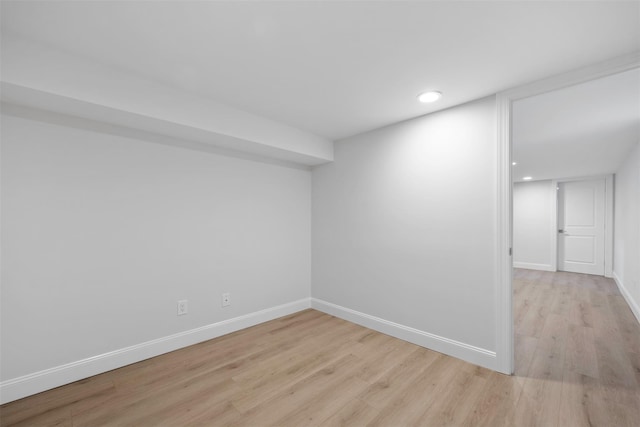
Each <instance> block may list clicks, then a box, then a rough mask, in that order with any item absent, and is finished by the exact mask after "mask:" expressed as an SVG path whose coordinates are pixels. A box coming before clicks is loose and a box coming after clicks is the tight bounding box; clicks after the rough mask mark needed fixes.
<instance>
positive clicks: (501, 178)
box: [495, 52, 640, 374]
mask: <svg viewBox="0 0 640 427" xmlns="http://www.w3.org/2000/svg"><path fill="white" fill-rule="evenodd" d="M639 67H640V52H633V53H631V54H628V55H625V56H621V57H618V58H614V59H612V60H609V61H606V62H602V63H598V64H594V65H592V66H589V67H585V68H581V69H579V70H574V71H571V72H568V73H564V74H560V75H557V76H553V77H549V78H547V79H543V80H539V81H537V82H533V83H529V84H526V85H523V86H520V87H517V88H514V89H510V90H507V91H504V92H501V93H499V94H498V95H497V98H496V108H497V110H496V112H497V124H498V134H497V136H498V150H497V151H498V152H497V161H498V163H497V171H498V173H497V182H496V189H497V206H496V208H497V213H496V218H497V228H496V236H497V244H496V265H495V271H496V356H497V362H498V366H497V370H498V371H500V372H503V373H508V374H511V373H513V367H514V362H513V357H514V351H513V311H512V310H513V309H512V292H513V284H512V274H513V271H512V259H511V257H510V256H509V249H510V248H511V236H512V220H513V210H512V206H511V197H512V189H511V186H512V183H511V106H512V103H513V102H514V101H517V100H518V99H523V98H527V97H530V96H534V95H540V94H542V93H545V92H551V91H553V90H557V89H561V88H564V87H567V86H572V85H576V84H579V83H584V82H587V81H591V80H595V79H597V78H601V77H605V76H609V75H612V74H617V73H621V72H624V71H628V70H631V69H634V68H639Z"/></svg>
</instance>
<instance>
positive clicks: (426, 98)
mask: <svg viewBox="0 0 640 427" xmlns="http://www.w3.org/2000/svg"><path fill="white" fill-rule="evenodd" d="M440 98H442V93H441V92H437V91H431V92H424V93H421V94H420V95H418V101H420V102H436V101H437V100H438V99H440Z"/></svg>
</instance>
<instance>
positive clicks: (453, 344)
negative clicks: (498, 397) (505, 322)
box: [311, 298, 496, 370]
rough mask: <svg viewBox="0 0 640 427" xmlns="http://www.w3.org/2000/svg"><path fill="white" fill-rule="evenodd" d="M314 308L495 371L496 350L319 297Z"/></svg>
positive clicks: (313, 305) (314, 299) (312, 302)
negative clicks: (466, 342)
mask: <svg viewBox="0 0 640 427" xmlns="http://www.w3.org/2000/svg"><path fill="white" fill-rule="evenodd" d="M311 307H312V308H314V309H316V310H318V311H322V312H323V313H327V314H331V315H332V316H336V317H339V318H341V319H344V320H347V321H349V322H352V323H356V324H358V325H361V326H364V327H366V328H369V329H373V330H375V331H378V332H382V333H383V334H387V335H390V336H392V337H396V338H399V339H401V340H405V341H408V342H411V343H414V344H417V345H419V346H422V347H426V348H429V349H432V350H435V351H438V352H440V353H444V354H447V355H449V356H453V357H457V358H458V359H462V360H464V361H467V362H470V363H473V364H476V365H480V366H483V367H485V368H488V369H493V370H495V369H496V353H495V352H493V351H490V350H486V349H483V348H479V347H475V346H472V345H469V344H465V343H462V342H459V341H455V340H452V339H449V338H445V337H441V336H438V335H434V334H431V333H429V332H425V331H421V330H419V329H415V328H412V327H409V326H405V325H400V324H398V323H394V322H390V321H388V320H385V319H381V318H379V317H375V316H371V315H369V314H365V313H361V312H359V311H355V310H351V309H349V308H346V307H342V306H339V305H336V304H332V303H330V302H327V301H323V300H319V299H317V298H311Z"/></svg>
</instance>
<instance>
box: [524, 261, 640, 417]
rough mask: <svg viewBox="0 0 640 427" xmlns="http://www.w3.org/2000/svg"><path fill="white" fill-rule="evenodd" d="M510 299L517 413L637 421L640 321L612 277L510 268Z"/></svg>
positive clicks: (639, 409) (639, 407)
mask: <svg viewBox="0 0 640 427" xmlns="http://www.w3.org/2000/svg"><path fill="white" fill-rule="evenodd" d="M513 304H514V332H515V345H516V348H515V354H516V363H515V367H516V381H518V382H519V383H520V385H521V386H522V391H521V393H522V395H521V397H520V399H519V401H518V405H517V406H518V410H517V411H516V414H517V415H516V416H517V417H518V416H519V417H526V416H527V415H533V414H536V415H535V417H536V418H538V420H537V421H538V422H537V424H538V425H556V424H557V425H561V426H569V425H602V426H604V425H634V424H636V423H637V422H638V420H640V325H638V322H637V320H636V319H635V318H634V316H633V314H632V312H631V310H630V309H629V307H628V306H627V304H626V302H625V301H624V298H623V297H622V295H620V292H619V291H618V289H617V287H616V284H615V282H614V281H613V279H607V278H604V277H600V276H591V275H586V274H576V273H566V272H556V273H552V272H545V271H535V270H523V269H515V270H514V300H513ZM515 421H516V424H517V425H525V424H528V422H527V421H526V420H525V419H523V418H521V419H517V420H515Z"/></svg>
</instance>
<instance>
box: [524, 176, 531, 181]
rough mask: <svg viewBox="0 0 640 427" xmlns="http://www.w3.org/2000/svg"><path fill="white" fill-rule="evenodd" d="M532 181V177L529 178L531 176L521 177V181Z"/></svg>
mask: <svg viewBox="0 0 640 427" xmlns="http://www.w3.org/2000/svg"><path fill="white" fill-rule="evenodd" d="M532 179H533V177H531V176H523V177H522V180H523V181H531V180H532Z"/></svg>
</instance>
